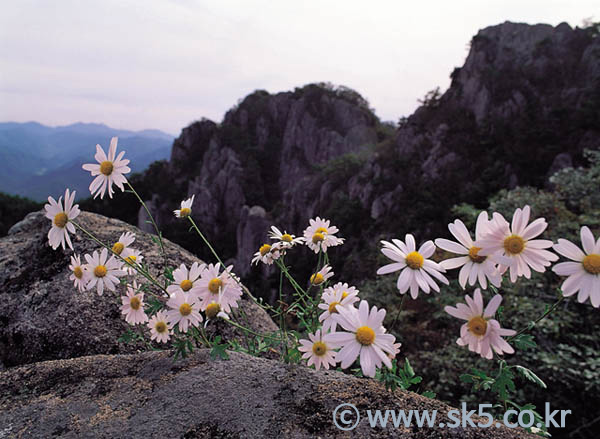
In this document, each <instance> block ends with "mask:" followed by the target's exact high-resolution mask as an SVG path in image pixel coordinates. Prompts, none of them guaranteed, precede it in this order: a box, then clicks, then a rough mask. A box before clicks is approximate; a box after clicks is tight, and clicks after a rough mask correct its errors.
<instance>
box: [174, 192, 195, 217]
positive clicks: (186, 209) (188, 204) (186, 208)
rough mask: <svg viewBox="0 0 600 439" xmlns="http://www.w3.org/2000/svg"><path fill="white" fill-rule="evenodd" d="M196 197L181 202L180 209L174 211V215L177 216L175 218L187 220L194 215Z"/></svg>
mask: <svg viewBox="0 0 600 439" xmlns="http://www.w3.org/2000/svg"><path fill="white" fill-rule="evenodd" d="M195 196H196V195H195V194H194V195H192V197H191V198H188V199H187V200H183V201H182V202H181V207H180V208H179V209H176V210H174V211H173V213H174V214H175V216H176V217H177V218H185V217H188V216H190V215H191V214H192V205H193V204H194V197H195Z"/></svg>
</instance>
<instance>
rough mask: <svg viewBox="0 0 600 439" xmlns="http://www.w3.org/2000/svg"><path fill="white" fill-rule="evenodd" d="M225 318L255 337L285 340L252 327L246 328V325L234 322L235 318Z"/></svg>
mask: <svg viewBox="0 0 600 439" xmlns="http://www.w3.org/2000/svg"><path fill="white" fill-rule="evenodd" d="M223 320H225V321H226V322H227V323H229V324H230V325H232V326H235V327H236V328H238V329H241V330H242V331H246V332H247V333H248V334H252V335H254V336H255V337H261V338H268V339H270V340H276V341H278V342H279V341H283V339H281V338H278V337H273V336H271V335H265V334H259V333H258V332H255V331H253V330H252V329H249V328H246V327H245V326H242V325H240V324H239V323H236V322H234V321H233V320H229V319H223Z"/></svg>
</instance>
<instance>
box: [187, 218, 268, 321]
mask: <svg viewBox="0 0 600 439" xmlns="http://www.w3.org/2000/svg"><path fill="white" fill-rule="evenodd" d="M187 218H188V219H189V221H190V223H191V224H192V228H193V229H194V230H195V231H196V233H198V235H199V236H200V238H201V239H202V241H204V243H205V244H206V245H207V246H208V248H209V249H210V251H211V253H212V254H213V256H214V257H215V258H216V259H217V261H219V264H220V265H221V267H223V270H225V272H227V273H228V274H229V275H231V273H230V272H229V270H227V267H226V266H225V264H224V263H223V261H222V260H221V258H220V257H219V255H218V254H217V252H216V251H215V249H214V248H213V246H212V245H211V244H210V242H208V239H206V237H205V236H204V234H203V233H202V232H201V231H200V229H199V228H198V226H197V225H196V222H195V221H194V219H193V218H192V217H191V216H188V217H187ZM231 277H232V278H233V280H235V282H236V283H237V284H238V285H239V286H240V288H242V289H243V290H244V292H245V293H246V294H248V296H249V297H250V298H251V299H252V301H253V302H254V303H256V304H257V305H258V306H260V307H261V308H263V309H265V310H270V311H275V308H274V307H272V306H271V305H268V304H264V303H262V302H260V301H259V300H258V299H257V298H256V297H254V295H253V294H252V293H251V292H250V290H249V289H248V288H246V287H245V286H244V285H243V284H242V282H241V281H240V280H239V279H238V278H237V276H231Z"/></svg>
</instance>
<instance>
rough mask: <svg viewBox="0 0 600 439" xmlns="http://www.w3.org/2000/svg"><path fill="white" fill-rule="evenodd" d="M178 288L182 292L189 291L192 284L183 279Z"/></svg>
mask: <svg viewBox="0 0 600 439" xmlns="http://www.w3.org/2000/svg"><path fill="white" fill-rule="evenodd" d="M179 286H180V287H181V289H182V290H183V291H189V290H191V289H192V287H193V286H194V284H193V283H192V281H191V280H189V279H184V280H182V281H181V283H180V284H179Z"/></svg>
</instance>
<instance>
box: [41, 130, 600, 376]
mask: <svg viewBox="0 0 600 439" xmlns="http://www.w3.org/2000/svg"><path fill="white" fill-rule="evenodd" d="M123 156H124V151H121V152H120V153H119V154H118V155H117V138H116V137H115V138H113V139H112V140H111V142H110V147H109V151H108V155H107V154H105V153H104V150H103V149H102V147H100V145H97V146H96V155H95V158H96V161H97V162H98V163H95V164H85V165H83V169H85V170H87V171H90V172H91V174H92V176H93V177H95V178H94V180H93V181H92V183H91V184H90V187H89V189H90V192H91V193H92V195H93V196H94V198H96V197H97V196H98V195H100V198H103V197H104V195H105V194H106V192H108V195H109V197H111V198H112V196H113V194H114V191H113V184H114V185H115V186H117V187H118V188H119V189H121V190H122V191H124V190H125V186H124V185H125V184H127V185H128V186H129V187H130V188H131V190H132V192H133V193H134V194H135V195H136V196H138V199H140V198H139V195H138V194H137V193H136V192H135V191H134V190H133V188H132V187H131V185H129V183H128V181H127V179H126V177H125V174H127V173H129V172H130V168H129V167H128V166H127V165H128V164H129V160H126V159H123ZM74 200H75V192H71V191H70V190H69V189H66V191H65V194H64V200H63V197H62V196H61V197H60V198H59V199H58V201H56V200H55V199H54V198H52V197H48V202H49V204H47V205H46V206H45V210H46V217H47V218H48V219H49V220H50V221H51V223H52V225H51V228H50V231H49V232H48V242H49V244H50V246H51V247H52V248H53V249H54V250H56V249H57V248H58V247H59V246H62V248H63V250H66V248H67V247H69V248H70V249H71V250H73V244H72V241H71V237H70V234H75V233H76V229H77V228H80V229H82V228H81V226H80V225H79V224H77V222H76V221H75V220H76V219H77V218H78V216H79V215H80V213H81V212H80V210H79V206H78V205H76V204H75V205H74V204H73V203H74ZM140 201H141V199H140ZM142 204H143V205H144V207H145V204H144V203H143V202H142ZM193 204H194V195H192V196H191V197H190V198H188V199H186V200H184V201H182V202H181V206H180V208H179V209H177V210H175V211H174V212H173V213H174V215H175V216H176V217H177V218H182V219H188V220H189V221H190V222H191V224H192V226H193V227H194V228H195V229H196V230H197V231H198V233H199V234H200V235H201V236H202V237H203V239H204V240H205V241H206V239H205V238H204V236H203V235H202V234H201V232H200V230H199V229H198V228H197V226H196V224H195V222H194V220H193V218H192V208H193ZM530 213H531V212H530V207H529V206H525V207H524V208H522V209H521V208H519V209H516V211H515V212H514V215H513V218H512V222H511V223H509V222H508V221H507V220H506V219H504V217H503V216H502V215H500V214H499V213H494V214H493V215H492V217H491V219H490V218H489V217H488V214H487V213H486V212H482V213H481V214H480V215H479V216H478V218H477V223H476V228H475V237H474V239H473V237H472V235H471V234H470V232H469V230H468V229H467V227H466V226H465V225H464V224H463V222H462V221H460V220H458V219H457V220H455V221H454V222H453V223H451V224H449V225H448V229H449V231H450V233H451V234H452V235H453V236H454V237H455V238H456V241H450V240H448V239H443V238H440V239H436V240H435V243H434V241H431V240H430V241H426V242H424V243H423V244H421V245H420V246H419V247H417V243H416V241H415V238H414V236H413V235H411V234H406V235H405V238H404V241H402V240H400V239H392V240H391V241H381V242H382V245H383V248H382V249H381V252H382V253H383V254H384V255H385V256H386V257H387V258H389V259H391V261H392V263H390V264H387V265H384V266H383V267H381V268H379V270H377V274H380V275H384V274H389V273H393V272H397V271H399V272H400V274H399V276H398V280H397V288H398V290H399V292H400V294H402V295H403V294H406V293H407V292H410V296H411V297H412V298H413V299H416V298H417V297H418V294H419V291H423V292H424V293H426V294H429V293H430V292H431V291H432V290H433V291H435V292H439V291H440V286H439V285H438V283H443V284H446V285H448V284H449V281H448V279H447V278H446V276H445V273H446V271H447V270H452V269H458V268H460V272H459V274H458V283H459V285H460V286H461V287H462V288H463V289H465V288H466V287H467V284H468V285H469V286H471V287H472V286H474V285H475V284H476V283H478V284H479V287H480V288H477V289H476V290H475V291H474V293H473V295H472V296H470V295H466V296H465V301H466V304H465V303H459V304H457V305H456V307H451V306H447V307H445V311H446V312H447V313H448V314H450V315H452V316H454V317H456V318H458V319H461V320H464V321H465V323H464V324H463V325H462V327H461V328H460V337H459V338H458V340H457V343H458V344H459V345H460V346H467V347H468V349H469V350H470V351H472V352H475V353H477V354H479V355H481V356H482V357H483V358H487V359H492V358H493V354H494V353H496V354H497V355H503V354H505V353H508V354H511V353H513V352H514V350H513V348H512V347H511V346H510V345H509V344H508V342H507V340H505V339H504V338H503V337H512V336H514V335H516V331H514V330H511V329H505V328H502V327H501V326H500V323H499V322H498V321H497V320H496V319H495V318H494V316H495V314H496V312H497V310H498V307H499V306H500V303H501V302H502V296H500V295H499V294H495V295H494V296H493V297H491V298H490V299H489V301H488V304H487V306H485V307H484V299H483V295H482V290H486V289H488V287H490V286H493V289H494V290H496V289H498V288H500V286H501V284H502V280H503V277H504V274H505V273H508V276H507V277H508V278H509V279H510V282H516V281H517V279H518V278H519V277H521V276H524V277H526V278H530V277H531V272H532V270H533V271H537V272H544V271H545V270H546V268H547V267H549V266H550V265H551V264H552V263H553V262H556V261H558V259H559V258H558V256H557V255H556V254H555V253H552V252H551V251H549V250H550V249H554V250H555V252H557V253H558V254H560V255H562V256H564V257H566V258H568V259H570V261H568V262H561V263H558V264H555V265H554V267H553V271H554V272H555V273H556V274H558V275H560V276H566V277H567V279H566V280H565V281H564V282H563V284H562V294H563V296H565V297H568V296H572V295H574V294H576V293H578V294H577V300H578V301H579V302H581V303H583V302H585V301H587V300H588V299H590V302H591V304H592V305H593V306H594V307H600V238H599V239H597V240H595V238H594V236H593V234H592V232H591V231H590V229H589V228H588V227H582V228H581V243H582V247H583V250H582V249H581V248H579V247H578V246H576V245H575V244H573V243H571V242H570V241H567V240H565V239H559V240H558V243H557V244H554V243H553V242H552V241H550V240H544V239H537V238H538V237H539V236H540V235H541V234H542V233H543V232H544V231H545V230H546V228H547V226H548V224H547V222H546V220H545V219H544V218H538V219H536V220H534V221H531V222H530ZM153 224H154V225H155V227H156V224H155V223H154V221H153ZM82 230H83V231H84V232H85V233H86V234H88V235H89V232H87V231H86V230H85V229H82ZM338 232H339V230H338V228H337V227H335V226H332V225H331V224H330V221H329V220H326V219H322V218H319V217H317V218H314V219H310V221H309V226H308V227H307V228H306V229H305V230H304V232H303V234H302V235H303V236H301V237H296V236H295V235H293V234H290V233H288V232H287V231H285V230H284V231H283V232H282V231H281V230H280V229H278V228H277V227H275V226H272V227H271V231H270V232H269V238H270V240H271V242H270V243H264V244H263V245H262V246H261V247H260V248H259V250H258V251H257V252H256V253H255V255H254V258H253V259H252V263H253V264H258V263H259V262H262V263H263V264H265V265H273V264H276V265H278V266H279V267H280V268H281V269H282V271H283V270H285V273H286V275H288V276H291V275H289V273H288V271H287V268H286V267H285V264H284V263H283V258H284V256H285V255H286V253H287V252H288V251H290V250H291V249H292V248H294V247H296V246H300V245H306V246H307V247H308V248H309V249H310V250H311V251H313V252H314V253H316V254H318V255H319V261H321V258H323V262H322V264H321V263H320V264H319V269H318V270H316V272H315V273H313V274H312V275H311V276H310V278H309V279H308V280H307V284H308V285H309V290H310V288H313V287H314V288H316V289H317V290H319V294H320V295H318V296H317V301H316V302H317V303H318V305H317V307H316V308H313V310H312V311H314V310H315V309H319V310H321V311H323V312H322V313H321V314H320V316H319V317H318V322H317V320H316V314H315V315H314V319H313V320H312V322H313V323H311V325H310V326H311V331H314V332H312V333H309V334H308V339H302V340H300V341H299V342H300V346H299V347H298V350H299V351H300V352H302V353H303V356H302V358H304V359H306V360H307V361H308V365H309V366H310V365H314V366H315V368H316V369H319V368H320V367H321V366H322V367H324V368H325V369H329V367H330V366H334V367H335V366H336V364H338V363H340V365H341V367H342V368H348V367H350V366H351V365H352V364H354V362H355V361H356V360H357V359H358V360H359V362H360V366H361V369H362V372H363V374H364V375H365V376H369V377H373V376H375V373H376V370H377V369H378V368H381V367H382V365H385V366H387V367H388V368H391V367H392V360H393V359H394V357H395V356H396V355H397V354H398V353H399V351H400V346H401V345H400V343H397V342H396V338H395V337H394V336H393V335H392V334H390V333H388V332H387V331H386V329H385V328H384V326H383V321H384V318H385V316H386V311H385V310H384V309H377V307H375V306H373V307H370V306H369V304H368V303H367V301H366V300H360V298H359V297H358V294H359V291H358V290H357V289H356V288H355V287H353V286H350V285H348V284H347V283H342V282H338V283H336V284H335V285H333V286H329V281H330V279H331V278H332V277H333V276H334V272H333V268H332V266H331V265H330V263H329V257H328V256H329V255H328V254H327V251H328V249H329V248H330V247H335V246H339V245H341V244H343V243H344V239H343V238H339V237H337V236H336V234H337V233H338ZM94 239H96V238H94ZM159 240H160V234H159ZM98 242H99V241H98ZM206 242H207V244H208V241H206ZM134 243H135V235H134V234H133V233H129V232H127V233H123V234H121V236H120V237H119V239H118V240H117V241H116V242H115V243H114V244H113V245H112V247H111V246H108V245H105V244H103V245H104V247H103V248H101V249H98V250H95V251H94V252H93V253H92V254H85V255H84V257H83V261H85V262H84V263H82V258H81V256H80V255H77V254H73V255H72V256H71V264H70V265H69V269H70V272H71V274H70V277H69V279H70V280H71V281H73V284H74V287H75V288H77V290H78V291H79V292H84V291H86V290H93V289H95V290H96V291H97V293H98V294H99V295H102V294H103V293H104V291H113V292H114V291H117V290H118V288H119V287H120V286H124V288H125V292H124V295H122V296H121V297H120V299H121V312H122V314H123V316H124V318H125V320H126V321H127V322H128V323H129V324H131V325H143V324H146V325H147V328H148V330H149V333H150V338H151V340H155V341H157V342H159V343H166V342H167V341H169V339H170V338H171V337H172V336H173V334H186V333H188V331H189V329H190V328H194V327H200V325H201V323H202V322H203V321H205V319H206V322H208V321H210V320H212V319H216V318H223V319H227V320H229V314H230V313H231V312H232V309H233V308H237V307H238V302H239V300H240V298H241V297H242V293H243V287H242V285H241V282H240V279H239V278H238V277H237V276H236V275H235V274H233V272H232V270H233V267H232V266H228V267H225V266H224V264H208V265H207V264H200V263H198V262H194V263H193V264H192V265H191V266H190V267H189V268H188V267H187V266H186V265H185V264H181V265H180V266H179V267H178V268H177V269H175V270H173V271H172V273H171V274H172V282H171V284H170V285H166V286H162V285H161V284H159V283H158V282H157V281H156V279H154V278H153V277H152V275H151V274H150V273H149V271H148V267H146V266H144V265H143V264H142V261H143V259H144V256H143V255H142V253H141V251H140V250H139V249H136V248H134V247H132V245H133V244H134ZM160 244H161V249H162V241H160ZM436 246H437V247H439V248H440V249H442V250H444V251H446V252H450V253H454V254H456V255H457V257H453V258H450V259H446V260H443V261H441V262H436V261H434V259H432V258H434V255H435V252H436ZM209 247H210V244H209ZM211 250H212V247H211ZM213 253H214V251H213ZM215 256H216V254H215ZM217 259H218V256H217ZM140 276H141V277H140ZM165 276H166V277H169V278H171V277H170V276H168V275H167V274H165ZM142 278H143V279H149V280H150V281H151V282H150V285H148V284H146V283H140V281H141V280H142ZM290 281H291V282H292V285H293V286H294V288H295V289H296V292H298V291H302V294H304V295H306V297H308V298H309V299H310V301H313V300H314V299H313V298H312V296H310V295H309V294H308V292H304V291H303V290H302V289H301V287H299V285H298V284H297V283H296V282H295V281H294V280H293V278H291V277H290ZM144 282H145V281H144ZM152 283H154V286H158V289H160V291H159V292H156V291H152ZM298 289H299V290H298ZM309 290H307V291H309ZM246 292H247V293H248V295H249V296H250V297H251V298H252V299H254V300H255V301H256V299H255V298H254V297H253V296H252V295H251V294H250V293H249V292H248V291H247V290H246ZM147 294H149V295H152V296H154V297H155V298H156V300H158V305H159V306H158V307H157V306H156V304H157V303H156V302H155V303H153V304H152V305H151V304H150V303H149V302H151V301H152V300H150V299H148V301H146V300H145V296H146V295H147ZM301 299H302V300H305V297H304V296H302V297H301ZM257 303H259V302H257ZM312 303H313V306H314V305H315V304H316V303H315V302H312ZM150 310H153V311H152V312H151V311H150ZM312 311H311V312H312ZM202 313H204V317H203V315H202ZM230 323H232V324H233V322H230ZM205 326H206V324H205ZM235 326H238V327H240V326H239V325H237V324H235ZM240 328H242V329H243V327H240ZM283 333H285V331H283Z"/></svg>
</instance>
